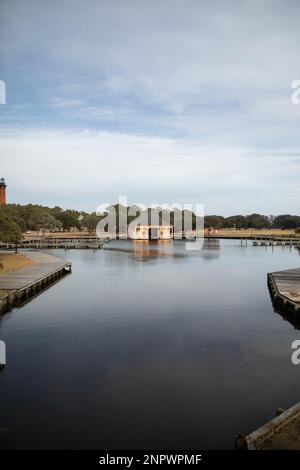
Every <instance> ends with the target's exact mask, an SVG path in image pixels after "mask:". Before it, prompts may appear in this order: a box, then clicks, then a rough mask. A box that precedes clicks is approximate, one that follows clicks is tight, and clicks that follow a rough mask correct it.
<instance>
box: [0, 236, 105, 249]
mask: <svg viewBox="0 0 300 470" xmlns="http://www.w3.org/2000/svg"><path fill="white" fill-rule="evenodd" d="M109 240H110V238H109V237H106V238H98V237H96V236H81V237H78V236H76V237H35V238H27V239H24V240H21V242H20V243H19V244H18V248H21V249H26V248H28V249H38V250H39V249H44V250H46V249H47V250H48V249H51V248H52V249H61V248H62V249H65V250H71V249H93V250H98V249H101V248H102V247H103V245H104V244H105V243H107V242H108V241H109ZM0 248H1V249H14V248H15V245H13V244H9V243H0Z"/></svg>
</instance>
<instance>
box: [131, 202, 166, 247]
mask: <svg viewBox="0 0 300 470" xmlns="http://www.w3.org/2000/svg"><path fill="white" fill-rule="evenodd" d="M151 217H152V220H149V218H150V219H151ZM151 217H149V214H148V213H147V212H144V213H142V214H141V215H140V216H139V217H137V218H136V219H134V220H133V221H132V222H131V223H130V224H129V225H128V230H127V235H128V238H131V239H132V240H171V239H172V238H174V227H173V225H171V224H170V222H169V221H167V220H159V212H158V211H156V210H155V209H154V210H153V209H152V210H151Z"/></svg>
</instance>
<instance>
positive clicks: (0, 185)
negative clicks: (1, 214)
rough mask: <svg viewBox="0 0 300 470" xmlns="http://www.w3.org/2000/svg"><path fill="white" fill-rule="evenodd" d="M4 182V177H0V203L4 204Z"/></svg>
mask: <svg viewBox="0 0 300 470" xmlns="http://www.w3.org/2000/svg"><path fill="white" fill-rule="evenodd" d="M6 186H7V185H6V183H5V179H4V178H1V179H0V204H1V205H5V204H6Z"/></svg>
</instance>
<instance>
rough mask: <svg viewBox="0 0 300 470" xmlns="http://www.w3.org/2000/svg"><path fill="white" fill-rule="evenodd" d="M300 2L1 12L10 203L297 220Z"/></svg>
mask: <svg viewBox="0 0 300 470" xmlns="http://www.w3.org/2000/svg"><path fill="white" fill-rule="evenodd" d="M299 13H300V4H299V2H297V1H293V0H289V1H283V0H282V1H277V0H273V1H268V0H267V1H264V2H259V1H256V0H254V1H241V2H237V1H230V0H229V1H227V2H222V1H209V2H208V1H201V2H200V1H198V0H185V1H178V0H160V1H157V0H153V1H151V2H149V1H146V0H123V1H121V0H110V1H109V2H108V1H104V0H98V1H96V0H95V1H94V0H87V1H86V2H79V1H77V0H73V1H71V0H70V1H67V0H61V1H56V0H54V1H51V2H47V1H38V0H27V1H26V2H22V1H21V0H18V1H16V0H2V1H1V4H0V79H1V80H4V81H5V83H6V87H7V103H6V105H0V158H1V166H0V168H1V170H0V173H1V176H2V175H3V176H5V177H6V179H7V182H8V191H9V192H8V197H9V200H10V201H15V202H19V203H28V202H35V203H40V204H47V205H60V206H62V207H74V208H78V209H86V210H95V209H96V207H97V206H98V205H99V204H101V203H103V201H105V202H114V201H116V200H117V199H118V196H119V195H127V197H128V200H129V203H137V202H142V203H144V204H151V203H156V204H161V203H168V204H173V203H181V204H183V203H203V204H204V205H205V212H206V213H219V214H223V215H229V214H233V213H244V214H247V213H251V212H263V213H266V214H277V213H286V212H290V213H300V203H299V202H298V198H297V194H298V193H297V190H298V186H299V184H298V183H299V177H300V149H299V123H300V105H294V104H292V102H291V94H292V90H291V84H292V82H293V81H294V80H296V79H300V66H299V52H298V48H299V47H298V46H299V39H300V29H299V24H298V20H299Z"/></svg>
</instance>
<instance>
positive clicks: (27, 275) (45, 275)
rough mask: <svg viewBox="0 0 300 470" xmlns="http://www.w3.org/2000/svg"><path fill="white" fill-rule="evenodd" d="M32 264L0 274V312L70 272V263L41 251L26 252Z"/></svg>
mask: <svg viewBox="0 0 300 470" xmlns="http://www.w3.org/2000/svg"><path fill="white" fill-rule="evenodd" d="M26 256H27V257H28V258H30V259H31V260H32V261H33V264H32V265H30V266H27V267H25V268H22V269H18V270H17V271H13V272H11V273H8V274H5V275H3V276H0V314H2V313H5V312H7V311H8V310H10V309H11V308H13V307H14V306H19V305H21V304H22V303H24V302H26V301H27V300H29V299H30V298H32V297H34V296H36V295H37V294H38V293H39V292H41V291H42V290H44V289H45V288H47V287H48V286H49V285H50V284H52V283H53V282H55V281H56V280H57V279H59V278H60V277H62V276H63V275H64V274H65V273H66V272H71V263H70V262H69V261H66V260H63V259H61V258H58V257H56V256H52V255H51V256H50V255H48V254H46V253H42V252H29V251H27V252H26Z"/></svg>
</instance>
